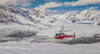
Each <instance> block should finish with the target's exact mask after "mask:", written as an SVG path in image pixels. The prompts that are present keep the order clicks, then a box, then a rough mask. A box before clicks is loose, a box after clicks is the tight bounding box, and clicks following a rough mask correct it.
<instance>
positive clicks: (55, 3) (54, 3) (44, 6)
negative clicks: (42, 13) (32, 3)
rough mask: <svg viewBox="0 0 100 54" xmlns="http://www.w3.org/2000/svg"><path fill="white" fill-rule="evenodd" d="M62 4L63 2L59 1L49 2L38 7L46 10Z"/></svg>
mask: <svg viewBox="0 0 100 54" xmlns="http://www.w3.org/2000/svg"><path fill="white" fill-rule="evenodd" d="M61 5H63V4H61V3H57V2H49V3H45V4H44V5H40V6H39V7H38V8H40V9H42V10H46V9H47V8H53V7H59V6H61Z"/></svg>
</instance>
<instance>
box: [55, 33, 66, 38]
mask: <svg viewBox="0 0 100 54" xmlns="http://www.w3.org/2000/svg"><path fill="white" fill-rule="evenodd" d="M63 35H65V34H64V33H59V34H56V35H55V36H56V37H60V36H63Z"/></svg>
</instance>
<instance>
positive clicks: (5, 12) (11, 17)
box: [0, 5, 34, 24]
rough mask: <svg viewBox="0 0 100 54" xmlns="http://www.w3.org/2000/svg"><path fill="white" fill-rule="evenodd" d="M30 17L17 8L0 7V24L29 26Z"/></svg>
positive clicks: (10, 6)
mask: <svg viewBox="0 0 100 54" xmlns="http://www.w3.org/2000/svg"><path fill="white" fill-rule="evenodd" d="M32 20H34V19H32V17H30V16H29V15H28V14H26V13H24V11H23V10H21V9H20V8H18V7H15V6H12V5H9V6H4V5H0V23H18V24H31V23H32V22H31V21H32Z"/></svg>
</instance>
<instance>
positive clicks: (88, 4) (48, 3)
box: [0, 0, 100, 14]
mask: <svg viewBox="0 0 100 54" xmlns="http://www.w3.org/2000/svg"><path fill="white" fill-rule="evenodd" d="M0 4H3V5H15V6H18V7H21V8H26V9H31V10H32V9H34V8H40V9H42V10H43V11H46V12H47V13H51V14H64V13H66V12H71V11H78V12H81V11H83V10H98V11H100V0H1V1H0Z"/></svg>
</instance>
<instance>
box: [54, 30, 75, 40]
mask: <svg viewBox="0 0 100 54" xmlns="http://www.w3.org/2000/svg"><path fill="white" fill-rule="evenodd" d="M70 37H73V38H74V39H75V32H74V34H73V35H66V34H64V33H58V34H56V35H55V36H54V38H55V39H61V40H62V39H64V38H70Z"/></svg>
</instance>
